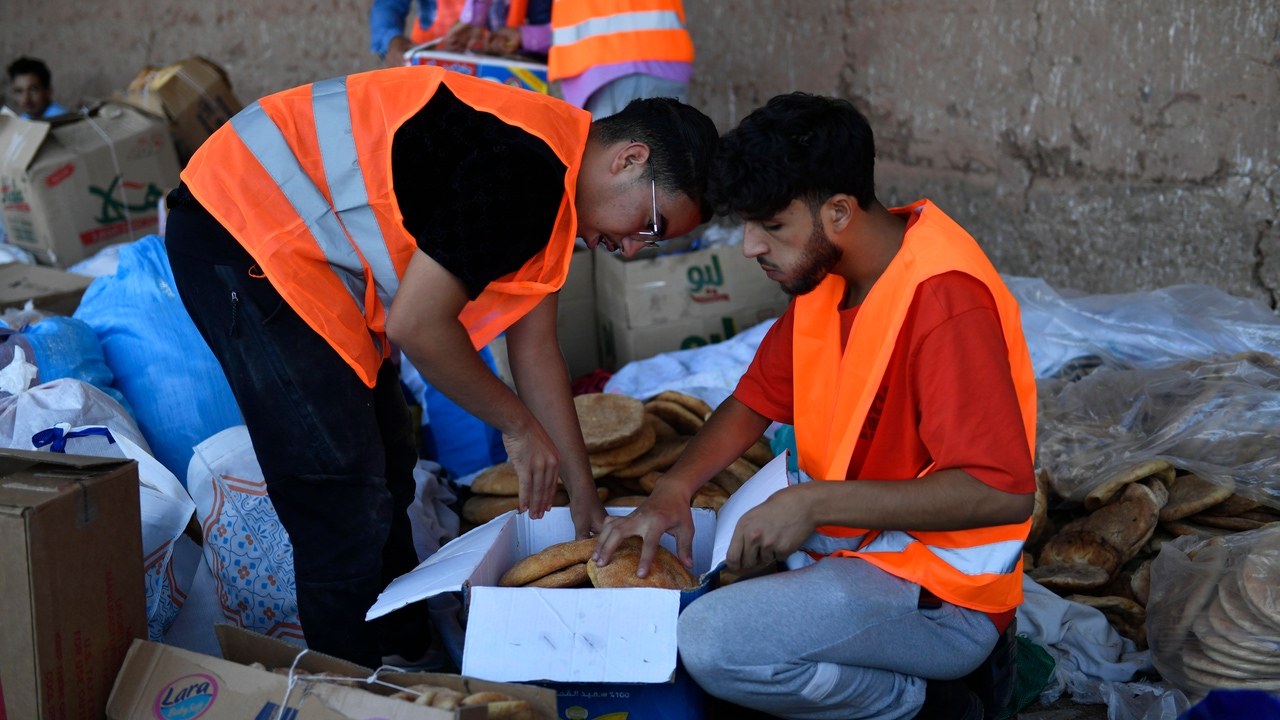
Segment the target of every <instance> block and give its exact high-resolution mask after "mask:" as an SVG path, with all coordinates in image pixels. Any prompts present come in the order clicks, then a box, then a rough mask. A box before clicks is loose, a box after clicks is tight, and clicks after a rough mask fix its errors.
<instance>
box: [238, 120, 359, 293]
mask: <svg viewBox="0 0 1280 720" xmlns="http://www.w3.org/2000/svg"><path fill="white" fill-rule="evenodd" d="M231 126H232V127H233V128H235V131H236V135H238V136H240V140H241V141H242V142H244V144H245V147H247V148H249V152H251V153H253V156H254V157H255V158H256V159H257V160H258V162H259V163H260V164H261V165H262V167H263V169H264V170H266V171H267V174H268V175H270V176H271V179H272V180H274V181H275V183H276V185H277V186H279V188H280V191H281V192H282V193H284V196H285V198H286V199H287V200H288V201H289V204H290V205H293V210H294V212H296V213H298V217H300V218H302V222H303V223H305V224H306V226H307V230H308V231H310V232H311V236H312V237H313V238H315V241H316V244H317V245H319V246H320V249H321V250H322V251H323V252H324V258H325V260H326V261H327V262H328V263H329V267H330V268H331V269H332V270H333V272H334V274H335V275H337V276H338V279H339V280H341V281H342V284H343V285H345V286H346V288H347V292H349V293H351V299H353V300H355V301H356V307H358V308H360V314H361V315H363V314H364V291H365V281H364V265H363V264H361V262H360V256H359V255H357V254H356V250H355V248H354V247H352V245H351V243H350V242H347V234H346V233H345V232H343V230H342V224H341V223H339V222H338V216H337V215H334V214H333V208H332V207H330V206H329V201H328V200H325V199H324V194H323V193H321V192H320V189H319V188H317V187H316V185H315V183H313V182H311V178H310V177H308V176H307V173H306V171H304V170H303V169H302V165H300V164H299V163H298V158H296V157H294V154H293V150H291V149H290V148H289V143H288V142H286V141H285V139H284V135H283V134H282V133H281V132H280V128H278V127H276V124H275V122H274V121H273V120H272V119H271V118H270V116H268V115H267V113H266V111H264V110H263V109H262V106H261V105H260V104H258V103H257V102H254V103H253V104H252V105H250V106H249V107H247V108H245V109H244V110H243V111H241V112H239V113H237V114H236V115H235V116H233V117H232V118H231Z"/></svg>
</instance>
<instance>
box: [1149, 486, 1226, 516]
mask: <svg viewBox="0 0 1280 720" xmlns="http://www.w3.org/2000/svg"><path fill="white" fill-rule="evenodd" d="M1168 487H1169V502H1167V503H1165V505H1164V507H1163V508H1160V522H1173V521H1174V520H1181V519H1182V518H1185V517H1190V516H1192V515H1195V514H1196V513H1198V512H1200V511H1201V510H1207V509H1208V508H1211V507H1213V506H1215V505H1218V504H1219V503H1221V502H1223V501H1224V500H1226V499H1227V498H1230V497H1231V488H1227V487H1223V486H1221V485H1218V484H1216V483H1211V482H1209V481H1208V480H1205V479H1204V478H1202V477H1200V476H1199V475H1179V476H1178V477H1176V478H1174V479H1173V481H1172V482H1171V483H1169V484H1168Z"/></svg>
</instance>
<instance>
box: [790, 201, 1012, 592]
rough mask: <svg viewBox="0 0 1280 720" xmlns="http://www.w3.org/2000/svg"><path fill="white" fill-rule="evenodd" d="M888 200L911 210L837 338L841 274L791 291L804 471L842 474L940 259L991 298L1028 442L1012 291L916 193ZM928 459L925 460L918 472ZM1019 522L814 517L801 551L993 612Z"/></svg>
mask: <svg viewBox="0 0 1280 720" xmlns="http://www.w3.org/2000/svg"><path fill="white" fill-rule="evenodd" d="M898 211H909V212H913V213H918V214H919V217H918V218H916V220H915V223H914V224H913V225H912V226H911V227H910V228H909V229H908V230H907V232H906V235H905V237H904V238H903V241H902V248H901V250H899V251H898V254H897V255H896V256H895V257H894V258H893V261H892V262H890V263H889V266H888V267H887V268H885V271H884V274H882V275H881V276H880V278H879V279H878V280H876V282H875V285H873V286H872V288H871V291H870V292H869V293H868V294H867V298H866V300H865V301H863V303H862V306H861V307H860V308H859V310H858V314H857V317H855V318H854V321H853V328H852V330H851V331H850V333H849V340H848V343H847V345H846V346H845V347H844V348H843V349H842V348H841V347H840V309H841V304H842V303H843V301H844V295H845V281H844V279H843V278H841V277H839V276H838V275H834V274H832V275H829V276H828V277H827V278H826V279H825V280H823V281H822V283H821V284H820V285H818V287H817V288H816V289H814V291H813V292H811V293H809V294H807V295H801V296H800V297H797V298H796V300H795V310H794V312H795V330H794V334H793V346H792V353H793V356H792V357H793V362H794V363H795V367H796V370H797V372H796V373H795V381H794V385H795V429H796V443H797V449H798V451H799V463H800V468H801V469H802V470H804V471H805V472H806V473H808V474H809V475H810V476H812V477H813V478H816V479H820V480H843V479H845V477H846V475H847V474H848V471H849V462H850V460H851V459H852V458H853V451H854V446H855V445H856V444H857V442H858V435H859V433H860V431H861V429H862V426H863V424H864V422H865V421H866V418H867V412H868V410H869V409H870V407H871V403H872V400H873V399H874V398H875V394H876V389H877V388H879V387H880V383H881V380H882V378H883V377H884V373H885V368H886V367H887V366H888V364H889V358H890V357H891V356H892V355H893V350H894V346H895V345H896V344H897V339H898V334H899V331H900V330H901V329H902V324H903V321H904V320H905V319H906V316H907V311H908V310H909V309H910V307H911V303H912V300H913V299H914V298H915V295H916V289H917V288H918V287H919V286H920V283H922V282H924V281H925V280H928V279H929V278H931V277H934V276H936V275H941V274H942V273H946V272H952V271H960V272H963V273H966V274H968V275H972V276H973V277H975V278H977V279H978V280H980V281H981V282H982V283H983V284H984V285H986V286H987V289H988V290H990V291H991V295H992V297H994V298H995V303H996V309H997V311H998V312H999V316H1000V325H1001V328H1002V329H1003V331H1004V340H1005V346H1006V349H1007V351H1008V355H1009V367H1010V370H1011V371H1012V374H1013V384H1014V389H1015V391H1016V393H1017V397H1018V405H1019V408H1020V409H1021V412H1022V422H1023V427H1024V429H1025V430H1026V434H1027V445H1028V447H1029V448H1030V449H1031V451H1032V454H1033V455H1034V454H1035V437H1036V383H1035V375H1034V373H1033V372H1032V369H1031V355H1030V353H1029V352H1028V351H1027V343H1026V340H1024V339H1023V336H1022V323H1021V319H1020V313H1019V311H1018V303H1017V301H1016V300H1015V299H1014V298H1013V295H1012V294H1010V293H1009V290H1008V288H1006V287H1005V285H1004V282H1002V281H1001V279H1000V275H999V274H998V273H997V272H996V269H995V268H994V267H992V265H991V261H990V260H988V259H987V256H986V255H985V254H983V252H982V249H981V248H979V247H978V243H977V242H975V241H974V239H973V238H972V237H970V236H969V234H968V233H967V232H965V231H964V229H963V228H961V227H960V226H959V225H957V224H956V222H955V221H954V220H952V219H951V218H949V217H947V216H946V214H944V213H943V212H942V211H941V210H939V209H938V207H937V206H936V205H934V204H933V203H931V202H929V201H928V200H921V201H919V202H917V203H915V204H914V205H910V206H908V207H906V208H900V209H897V210H895V212H898ZM801 369H803V372H801ZM933 470H934V467H933V466H930V467H929V468H928V469H926V470H925V471H924V472H923V473H921V476H923V475H925V474H927V473H929V472H932V471H933ZM1030 529H1031V520H1030V519H1028V520H1026V521H1025V522H1022V523H1018V524H1016V525H1002V526H999V527H985V528H974V529H971V530H957V531H951V532H921V531H910V532H907V531H900V530H885V531H869V530H863V529H856V528H846V527H821V528H818V529H817V532H816V533H815V534H814V536H813V537H812V538H811V539H810V541H809V542H806V544H805V547H804V549H805V550H807V551H808V552H809V553H810V554H811V555H837V556H843V557H858V558H862V559H864V560H866V561H867V562H870V563H871V564H873V565H875V566H877V567H879V568H881V569H882V570H884V571H885V572H888V573H890V574H892V575H894V576H897V577H900V578H903V579H905V580H909V581H911V582H914V583H917V584H919V585H921V586H923V587H926V588H928V589H929V590H930V591H932V592H933V593H934V594H935V595H937V596H938V597H940V598H942V599H943V600H946V601H948V602H950V603H953V604H955V605H959V606H961V607H966V608H971V609H973V610H979V611H982V612H989V613H998V612H1005V611H1008V610H1011V609H1013V608H1015V607H1017V606H1018V604H1019V603H1021V602H1022V548H1023V543H1024V542H1025V541H1026V538H1027V533H1028V531H1029V530H1030Z"/></svg>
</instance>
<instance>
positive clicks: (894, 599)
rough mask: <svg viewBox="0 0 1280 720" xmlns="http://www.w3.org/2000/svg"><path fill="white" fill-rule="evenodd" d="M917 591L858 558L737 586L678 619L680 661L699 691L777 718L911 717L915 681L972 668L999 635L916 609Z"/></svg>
mask: <svg viewBox="0 0 1280 720" xmlns="http://www.w3.org/2000/svg"><path fill="white" fill-rule="evenodd" d="M919 596H920V586H919V585H916V584H915V583H911V582H907V581H905V580H901V579H899V578H896V577H894V576H892V575H890V574H888V573H886V572H884V571H883V570H880V569H879V568H877V567H875V566H874V565H871V564H870V563H868V562H866V561H864V560H859V559H856V558H825V559H823V560H821V561H819V562H818V563H816V564H813V565H810V566H809V567H806V568H802V569H800V570H792V571H789V572H782V573H778V574H775V575H768V576H765V577H760V578H756V579H753V580H745V581H742V582H738V583H734V584H732V585H729V586H728V587H724V588H721V589H719V590H716V591H715V592H712V593H708V594H707V595H705V596H703V597H701V598H699V599H698V600H695V601H694V602H693V603H692V604H690V605H689V607H688V608H686V609H685V611H684V613H682V614H681V615H680V625H679V635H678V637H679V647H680V659H681V660H682V661H684V666H685V669H686V670H688V672H689V674H690V675H692V676H693V679H694V680H697V681H698V684H699V685H701V686H702V688H703V689H704V690H706V691H707V692H709V693H711V694H712V695H714V696H716V697H718V698H721V699H724V700H728V701H729V702H732V703H736V704H738V705H742V706H744V707H749V708H754V709H757V710H761V711H764V712H767V713H771V714H774V715H779V716H781V717H785V718H803V719H808V718H815V719H820V720H826V719H828V718H875V719H876V720H900V719H904V718H911V717H912V716H914V715H915V714H916V712H918V711H919V710H920V706H921V705H922V704H923V703H924V687H925V683H924V680H922V678H931V679H939V680H951V679H956V678H961V677H964V676H965V675H967V674H969V673H970V672H972V671H973V670H974V668H976V667H978V665H980V664H981V663H982V661H983V660H985V659H986V658H987V656H988V655H990V653H991V650H992V648H994V647H995V644H996V640H997V639H998V637H999V636H998V634H997V633H996V629H995V626H994V625H992V623H991V620H990V619H989V618H988V617H987V616H986V615H985V614H983V613H980V612H977V611H974V610H967V609H964V608H958V607H956V606H954V605H951V604H950V603H943V604H942V607H941V608H939V609H936V610H930V609H919V608H917V606H916V604H917V602H918V601H919Z"/></svg>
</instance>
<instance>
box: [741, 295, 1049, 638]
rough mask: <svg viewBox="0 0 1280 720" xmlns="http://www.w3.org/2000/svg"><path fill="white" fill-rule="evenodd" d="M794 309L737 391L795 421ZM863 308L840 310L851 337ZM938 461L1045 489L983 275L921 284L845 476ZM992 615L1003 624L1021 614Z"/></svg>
mask: <svg viewBox="0 0 1280 720" xmlns="http://www.w3.org/2000/svg"><path fill="white" fill-rule="evenodd" d="M794 309H795V305H794V303H793V304H792V306H791V307H789V308H787V311H786V312H785V313H783V315H782V317H781V318H779V319H778V321H777V322H776V323H775V324H774V326H773V327H772V328H770V329H769V332H768V334H766V335H765V337H764V340H763V342H761V343H760V349H759V350H757V351H756V356H755V359H754V360H752V361H751V367H750V368H748V369H747V372H746V374H745V375H743V376H742V379H741V380H740V381H739V382H738V387H737V389H736V390H734V392H733V396H734V397H736V398H737V399H738V400H739V401H741V402H742V403H744V404H745V405H747V407H749V408H751V409H752V410H755V411H756V412H758V413H760V414H761V415H764V416H765V417H767V418H769V419H771V420H776V421H778V422H781V423H786V424H795V413H794V405H793V403H794V397H795V393H794V389H793V387H792V377H793V368H792V356H791V338H792V331H793V327H794V324H795V312H794ZM857 314H858V308H856V307H855V308H850V309H848V310H842V311H841V312H840V339H841V343H842V344H843V343H845V342H847V341H848V338H849V331H850V329H851V328H852V327H853V319H854V318H855V317H856V316H857ZM852 351H853V352H857V348H853V349H852ZM933 463H936V464H937V468H938V469H947V468H960V469H961V470H964V471H965V472H967V473H969V474H970V475H972V476H974V477H975V478H977V479H978V480H980V481H982V482H984V483H986V484H987V485H990V486H991V487H994V488H997V489H999V490H1004V491H1005V492H1011V493H1019V494H1024V493H1034V492H1035V491H1036V482H1035V474H1034V469H1033V467H1032V461H1031V451H1030V449H1029V448H1028V447H1027V436H1026V433H1025V431H1024V430H1023V425H1022V413H1021V410H1020V408H1019V406H1018V397H1017V394H1016V393H1015V391H1014V387H1013V376H1012V373H1011V372H1010V370H1009V357H1008V352H1007V351H1006V349H1005V344H1004V331H1003V330H1001V328H1000V316H999V314H998V312H997V310H996V304H995V300H994V299H993V298H992V297H991V292H990V291H989V290H987V287H986V286H985V285H983V284H982V282H980V281H979V280H977V279H976V278H974V277H972V276H970V275H967V274H965V273H961V272H949V273H945V274H942V275H937V276H935V277H933V278H930V279H929V280H926V281H925V282H923V283H921V284H920V286H919V288H917V290H916V296H915V298H914V299H913V300H912V301H911V307H910V309H908V311H907V316H906V319H905V321H904V322H903V324H902V330H901V332H900V333H899V335H898V341H897V344H896V345H895V347H894V349H893V355H892V356H891V357H890V359H889V365H888V367H887V368H886V369H885V375H884V380H883V381H882V382H881V385H880V390H879V391H878V392H877V393H876V397H875V400H874V401H873V402H872V404H871V409H870V411H869V412H868V414H867V420H866V422H865V423H864V424H863V426H862V433H861V434H860V435H859V438H858V444H857V446H856V447H855V448H854V453H853V458H852V460H851V461H850V463H849V471H848V473H847V474H846V475H845V478H846V479H848V480H904V479H909V478H915V477H917V476H919V475H920V473H921V472H923V471H924V470H925V468H927V467H929V465H930V464H933ZM990 615H991V618H992V621H993V622H995V624H996V627H997V628H999V629H1000V630H1001V631H1003V629H1004V627H1005V626H1006V625H1008V623H1009V619H1010V618H1012V617H1013V611H1012V610H1011V611H1008V612H1006V613H992V614H990Z"/></svg>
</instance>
